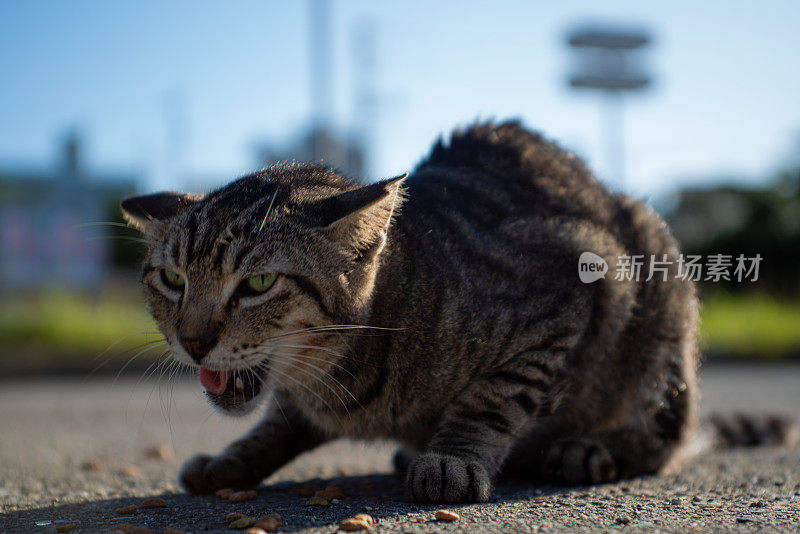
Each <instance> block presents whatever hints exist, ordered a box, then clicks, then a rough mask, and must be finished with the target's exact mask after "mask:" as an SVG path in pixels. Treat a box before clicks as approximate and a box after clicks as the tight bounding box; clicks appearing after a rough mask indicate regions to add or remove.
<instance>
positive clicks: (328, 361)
mask: <svg viewBox="0 0 800 534" xmlns="http://www.w3.org/2000/svg"><path fill="white" fill-rule="evenodd" d="M283 347H286V348H309V349H311V348H313V349H317V348H323V347H316V346H301V345H276V346H275V348H276V349H280V348H283ZM254 354H257V355H261V356H271V355H272V354H273V351H269V352H256V353H254ZM299 356H302V357H303V358H306V359H309V360H314V361H319V362H325V363H327V364H329V365H332V366H334V367H337V368H339V369H341V370H342V371H344V372H345V373H347V374H348V375H350V376H351V377H353V380H355V381H356V382H358V383H359V384H360V383H361V380H359V379H358V377H357V376H356V375H354V374H353V373H352V372H351V371H350V370H349V369H347V368H346V367H344V366H342V365H340V364H339V363H337V362H332V361H330V360H328V359H326V358H319V357H317V356H308V355H305V354H302V355H299ZM339 357H340V358H341V359H351V360H353V361H355V362H358V363H361V364H365V365H367V364H368V362H364V361H359V360H356V359H355V358H348V357H347V356H344V355H339Z"/></svg>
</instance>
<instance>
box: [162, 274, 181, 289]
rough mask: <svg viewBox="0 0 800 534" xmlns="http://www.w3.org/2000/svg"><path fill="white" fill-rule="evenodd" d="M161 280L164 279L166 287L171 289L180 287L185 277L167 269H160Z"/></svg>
mask: <svg viewBox="0 0 800 534" xmlns="http://www.w3.org/2000/svg"><path fill="white" fill-rule="evenodd" d="M161 280H163V281H164V284H166V286H167V287H171V288H173V289H181V288H182V287H183V286H185V285H186V279H185V278H184V277H183V275H182V274H178V273H176V272H175V271H170V270H169V269H161Z"/></svg>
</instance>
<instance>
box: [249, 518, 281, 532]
mask: <svg viewBox="0 0 800 534" xmlns="http://www.w3.org/2000/svg"><path fill="white" fill-rule="evenodd" d="M253 526H254V527H256V528H260V529H261V530H263V531H265V532H275V531H276V530H278V529H279V528H280V527H282V526H283V521H281V516H280V515H279V514H269V515H265V516H263V517H262V518H261V519H259V520H258V521H256V523H255V524H254V525H253Z"/></svg>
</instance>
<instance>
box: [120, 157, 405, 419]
mask: <svg viewBox="0 0 800 534" xmlns="http://www.w3.org/2000/svg"><path fill="white" fill-rule="evenodd" d="M403 178H404V176H401V177H398V178H393V179H390V180H384V181H381V182H378V183H375V184H371V185H367V186H358V185H356V184H355V183H353V182H352V181H350V180H347V179H346V178H343V177H341V176H340V175H338V174H336V173H334V172H333V171H331V170H328V169H325V168H322V167H319V166H315V165H300V164H293V165H280V166H274V167H271V168H269V169H265V170H262V171H260V172H258V173H255V174H252V175H249V176H245V177H243V178H240V179H238V180H236V181H234V182H232V183H231V184H229V185H227V186H226V187H223V188H222V189H219V190H217V191H214V192H213V193H209V194H207V195H193V194H182V193H174V192H162V193H156V194H152V195H145V196H138V197H132V198H128V199H125V200H124V201H123V202H122V211H123V214H124V216H125V218H126V219H127V220H128V222H129V223H130V224H132V225H134V226H135V227H137V228H138V229H140V230H141V231H142V233H143V234H144V237H145V239H146V242H147V251H146V254H145V259H144V262H143V270H142V284H143V286H144V291H145V295H146V299H147V303H148V306H149V309H150V311H151V313H152V315H153V317H154V318H155V320H156V322H157V323H158V326H159V328H160V329H161V331H162V333H163V334H164V336H165V337H166V340H167V342H168V346H169V348H170V349H171V351H172V354H173V355H174V357H175V358H177V359H178V360H180V361H181V362H183V363H185V364H187V365H190V366H193V367H198V368H199V370H200V373H199V374H200V380H201V382H202V384H203V386H204V387H205V388H206V392H207V395H208V397H209V399H210V400H211V401H212V403H213V404H214V405H215V406H217V407H219V408H220V409H222V410H223V411H225V412H227V413H230V414H243V413H247V412H249V411H250V410H251V409H252V408H253V407H254V406H255V405H256V404H257V401H258V399H259V397H261V396H262V395H263V394H265V393H267V392H268V391H269V390H270V389H272V388H281V387H283V388H288V389H290V390H291V389H292V388H293V387H294V388H302V387H306V388H308V387H313V384H310V381H313V380H314V378H315V375H316V374H318V372H319V370H320V369H322V370H327V369H326V367H327V366H331V365H336V360H337V359H338V358H339V357H341V355H340V349H341V348H343V347H340V346H338V345H337V343H341V337H340V336H339V335H338V334H339V333H340V332H341V330H337V329H336V328H335V327H336V326H338V325H353V324H362V321H364V320H365V319H366V317H367V315H368V313H369V309H370V303H371V296H372V292H373V288H374V284H375V276H376V273H377V270H378V266H379V262H380V257H381V253H382V252H383V250H384V245H385V244H386V238H387V231H388V230H389V226H390V223H391V220H392V216H393V213H395V212H396V210H397V208H398V205H399V203H400V201H401V199H400V197H401V194H400V182H401V181H402V179H403ZM316 347H320V348H316Z"/></svg>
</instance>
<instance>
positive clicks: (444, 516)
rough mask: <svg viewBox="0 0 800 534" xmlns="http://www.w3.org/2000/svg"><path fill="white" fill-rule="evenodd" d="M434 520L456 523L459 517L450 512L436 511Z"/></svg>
mask: <svg viewBox="0 0 800 534" xmlns="http://www.w3.org/2000/svg"><path fill="white" fill-rule="evenodd" d="M436 519H438V520H439V521H458V520H459V519H461V516H459V515H458V514H457V513H455V512H451V511H450V510H436Z"/></svg>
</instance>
